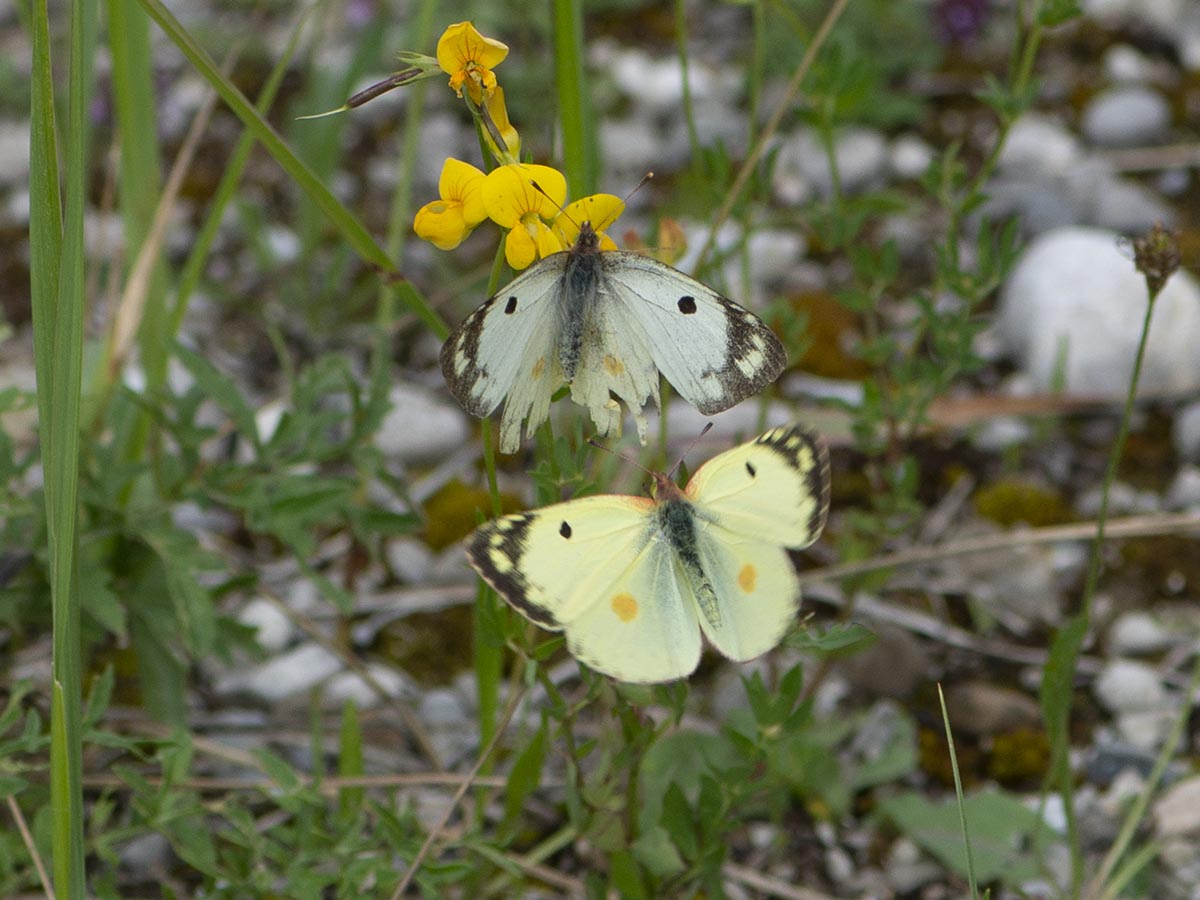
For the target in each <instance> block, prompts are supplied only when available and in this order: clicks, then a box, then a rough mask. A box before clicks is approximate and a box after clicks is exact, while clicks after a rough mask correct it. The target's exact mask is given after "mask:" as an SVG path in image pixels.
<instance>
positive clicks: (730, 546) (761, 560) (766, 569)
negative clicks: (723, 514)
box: [696, 525, 800, 662]
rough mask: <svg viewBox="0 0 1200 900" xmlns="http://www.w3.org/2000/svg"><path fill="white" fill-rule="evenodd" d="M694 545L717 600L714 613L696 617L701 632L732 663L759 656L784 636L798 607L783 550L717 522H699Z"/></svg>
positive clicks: (792, 576) (794, 582)
mask: <svg viewBox="0 0 1200 900" xmlns="http://www.w3.org/2000/svg"><path fill="white" fill-rule="evenodd" d="M696 545H697V550H698V551H699V556H700V560H701V564H702V566H703V568H704V573H705V575H706V576H707V578H708V579H709V584H710V585H711V586H712V588H713V593H714V596H715V600H716V616H713V617H711V618H710V617H709V616H707V615H701V616H700V627H701V628H702V629H703V630H704V636H705V637H706V638H708V640H709V642H710V643H711V644H712V645H713V646H714V647H716V648H717V650H719V651H720V652H721V654H722V655H723V656H726V657H728V658H729V659H732V660H735V661H737V662H745V661H747V660H751V659H755V658H756V657H759V656H762V655H763V654H764V653H766V652H767V651H768V650H770V649H771V648H772V647H774V646H775V645H776V644H778V643H779V642H780V640H782V639H783V636H784V634H786V633H787V630H788V628H789V627H790V626H791V624H792V621H793V620H794V619H795V618H796V610H797V609H798V608H799V606H800V585H799V582H798V580H797V578H796V573H795V570H794V569H793V568H792V561H791V559H789V558H788V555H787V551H786V550H784V549H783V548H782V547H778V546H772V545H771V544H767V543H764V542H762V541H759V540H753V539H750V538H744V537H740V536H738V535H736V534H734V533H733V532H731V531H728V530H726V529H724V528H721V527H720V526H719V525H709V526H708V527H707V528H705V527H703V526H702V527H701V528H700V529H699V534H698V535H697V537H696Z"/></svg>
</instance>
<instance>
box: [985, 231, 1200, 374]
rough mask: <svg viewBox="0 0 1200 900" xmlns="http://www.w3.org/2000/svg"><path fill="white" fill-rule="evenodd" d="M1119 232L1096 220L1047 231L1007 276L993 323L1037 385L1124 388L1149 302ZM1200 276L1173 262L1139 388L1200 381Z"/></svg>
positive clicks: (1157, 306)
mask: <svg viewBox="0 0 1200 900" xmlns="http://www.w3.org/2000/svg"><path fill="white" fill-rule="evenodd" d="M1118 240H1119V237H1118V235H1116V234H1113V233H1111V232H1106V231H1101V230H1099V229H1093V228H1073V227H1072V228H1061V229H1057V230H1055V231H1051V232H1048V233H1046V234H1044V235H1042V236H1041V237H1040V238H1038V239H1037V240H1035V241H1034V242H1033V243H1032V244H1031V245H1030V246H1029V247H1028V249H1026V251H1025V253H1024V254H1023V255H1022V257H1021V259H1020V260H1019V261H1018V262H1017V264H1016V266H1015V267H1014V269H1013V272H1012V274H1011V275H1010V277H1009V279H1008V281H1007V282H1006V283H1005V285H1004V288H1003V290H1002V293H1001V298H1000V310H999V318H998V322H997V326H998V329H999V333H1000V335H1001V337H1002V338H1003V339H1004V341H1005V343H1006V345H1007V346H1008V348H1009V351H1010V352H1011V353H1013V355H1014V356H1015V357H1016V358H1017V359H1018V361H1019V362H1020V364H1021V366H1022V368H1023V369H1024V370H1025V372H1026V373H1027V374H1028V375H1029V376H1030V377H1031V379H1032V380H1033V382H1034V383H1035V384H1036V385H1037V386H1038V387H1039V388H1040V389H1042V390H1051V389H1053V388H1054V387H1056V386H1057V385H1058V380H1059V374H1060V372H1061V376H1062V386H1063V388H1064V389H1065V390H1066V391H1068V392H1071V393H1081V394H1103V395H1109V396H1123V395H1124V393H1125V391H1126V390H1127V389H1128V384H1129V377H1130V374H1131V373H1132V370H1133V359H1134V355H1135V353H1136V350H1137V342H1138V336H1139V332H1140V330H1141V324H1142V320H1143V317H1144V315H1145V310H1146V306H1145V304H1146V302H1147V301H1146V286H1145V282H1144V280H1143V278H1142V276H1141V275H1140V274H1139V273H1138V272H1137V271H1136V270H1135V269H1134V266H1133V261H1132V260H1131V259H1130V258H1129V257H1128V256H1127V255H1126V252H1125V251H1123V250H1122V249H1121V247H1120V245H1119V244H1118ZM1197 346H1200V286H1198V285H1197V283H1196V281H1195V279H1193V278H1192V276H1191V275H1190V274H1189V273H1187V272H1185V271H1179V272H1176V273H1175V275H1174V276H1173V277H1172V278H1171V280H1170V281H1169V282H1167V285H1166V287H1164V288H1163V290H1162V292H1161V293H1160V294H1159V296H1158V299H1157V301H1155V308H1154V316H1153V318H1152V320H1151V328H1150V337H1149V343H1148V346H1147V351H1146V358H1145V364H1144V367H1143V369H1142V378H1141V382H1140V392H1141V393H1142V394H1145V395H1152V394H1156V393H1162V392H1176V391H1178V392H1186V391H1189V390H1195V389H1196V388H1197V387H1200V354H1198V353H1196V352H1195V348H1196V347H1197Z"/></svg>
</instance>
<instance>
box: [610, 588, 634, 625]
mask: <svg viewBox="0 0 1200 900" xmlns="http://www.w3.org/2000/svg"><path fill="white" fill-rule="evenodd" d="M612 611H613V612H615V613H616V614H617V618H618V619H620V620H621V621H622V622H632V621H633V620H634V619H636V618H637V614H638V602H637V600H635V599H634V598H633V594H625V593H621V594H617V595H616V596H615V597H613V598H612Z"/></svg>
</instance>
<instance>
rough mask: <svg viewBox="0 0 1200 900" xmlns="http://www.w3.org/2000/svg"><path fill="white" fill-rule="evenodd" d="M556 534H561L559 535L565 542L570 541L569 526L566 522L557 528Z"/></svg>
mask: <svg viewBox="0 0 1200 900" xmlns="http://www.w3.org/2000/svg"><path fill="white" fill-rule="evenodd" d="M558 533H559V534H561V535H562V536H563V537H564V538H566V539H567V540H570V539H571V526H570V524H568V523H567V522H563V523H562V525H561V526H559V529H558Z"/></svg>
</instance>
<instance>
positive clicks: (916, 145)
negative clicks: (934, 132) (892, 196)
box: [888, 134, 934, 178]
mask: <svg viewBox="0 0 1200 900" xmlns="http://www.w3.org/2000/svg"><path fill="white" fill-rule="evenodd" d="M933 158H934V152H933V148H932V147H930V146H929V145H928V144H927V143H925V141H923V140H921V138H919V137H917V136H916V135H915V134H902V135H900V136H899V137H898V138H896V139H895V140H894V141H892V146H891V148H890V150H889V153H888V163H889V165H890V167H891V170H892V174H893V175H895V176H896V177H897V178H920V177H921V176H922V175H924V174H925V172H926V171H928V169H929V166H930V164H931V163H932V162H933Z"/></svg>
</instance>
